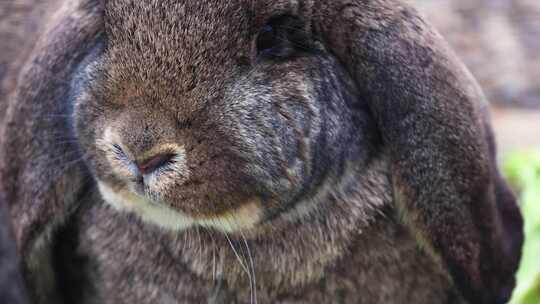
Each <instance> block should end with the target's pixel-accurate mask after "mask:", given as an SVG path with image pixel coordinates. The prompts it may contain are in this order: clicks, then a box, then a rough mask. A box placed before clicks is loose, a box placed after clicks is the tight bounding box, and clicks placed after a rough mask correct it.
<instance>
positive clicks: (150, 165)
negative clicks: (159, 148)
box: [136, 153, 175, 175]
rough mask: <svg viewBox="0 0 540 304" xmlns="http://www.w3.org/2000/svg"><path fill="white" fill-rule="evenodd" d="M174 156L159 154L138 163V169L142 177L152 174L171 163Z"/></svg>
mask: <svg viewBox="0 0 540 304" xmlns="http://www.w3.org/2000/svg"><path fill="white" fill-rule="evenodd" d="M174 156H175V155H174V154H171V153H168V154H159V155H156V156H153V157H151V158H149V159H145V160H143V161H138V162H136V165H137V168H138V169H139V171H140V172H141V174H142V175H145V174H149V173H152V172H153V171H155V170H156V169H159V168H160V167H163V166H164V165H166V164H168V163H170V162H171V159H172V158H173V157H174Z"/></svg>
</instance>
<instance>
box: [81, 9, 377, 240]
mask: <svg viewBox="0 0 540 304" xmlns="http://www.w3.org/2000/svg"><path fill="white" fill-rule="evenodd" d="M285 4H286V3H285ZM285 4H284V5H283V6H284V7H283V8H280V6H279V5H278V6H277V7H275V5H272V4H269V3H268V4H263V3H257V5H254V4H250V3H248V2H246V3H242V2H238V3H234V4H233V3H231V4H227V5H224V4H223V3H219V4H218V3H216V4H210V5H209V4H208V3H200V2H182V3H178V2H175V1H172V2H166V3H165V2H152V3H151V4H148V3H145V4H142V3H141V4H136V3H135V1H133V2H126V1H119V2H115V1H110V2H109V3H108V5H107V7H106V20H107V21H108V22H107V23H106V26H105V37H106V41H104V42H103V45H99V46H98V47H97V48H98V49H96V50H95V53H96V55H95V58H94V59H92V60H90V62H91V63H89V64H88V65H87V66H86V67H84V68H83V69H84V72H83V73H82V74H83V75H82V76H81V77H80V78H78V79H77V80H76V83H77V86H78V89H79V91H78V92H77V94H78V97H77V98H76V101H75V108H74V117H75V126H76V131H77V137H78V138H79V140H80V142H81V144H82V148H83V153H87V154H88V163H89V167H90V168H91V169H92V171H93V173H94V175H95V177H96V179H97V181H98V184H99V188H100V191H101V193H102V194H103V197H104V198H105V199H106V200H107V201H108V202H110V203H111V204H113V205H114V206H115V207H117V208H118V209H123V210H129V211H133V212H135V213H137V214H139V215H140V216H141V217H142V218H143V219H146V220H149V221H151V222H153V223H155V224H158V225H161V226H167V227H169V228H173V229H182V228H186V227H187V226H190V225H192V224H201V225H206V226H212V227H215V228H218V229H224V230H226V231H229V232H230V231H234V230H236V229H239V228H252V227H253V226H254V225H256V224H257V223H260V222H264V221H265V220H267V219H269V218H272V217H275V216H278V215H279V214H280V213H282V212H286V211H287V210H290V209H292V207H294V205H295V204H296V202H299V201H301V200H302V198H304V197H307V196H309V195H314V194H315V192H316V191H317V189H318V188H319V186H320V185H321V184H323V181H324V179H325V178H328V177H329V176H331V175H333V176H340V175H341V174H342V171H343V170H344V168H345V161H351V160H354V159H360V158H365V156H364V155H367V154H368V153H370V152H372V151H369V148H368V147H364V148H362V145H361V140H362V137H365V135H362V133H366V132H365V131H363V130H360V129H359V128H360V127H362V125H365V124H366V123H365V121H366V119H365V118H362V117H359V115H363V116H366V115H365V114H358V113H361V112H360V111H355V107H357V108H361V107H364V108H365V103H362V101H361V100H360V98H358V94H357V93H356V92H355V89H354V85H353V83H352V81H351V80H350V78H349V77H346V75H345V73H344V70H342V69H341V68H340V67H339V65H338V64H337V63H336V61H335V60H334V59H332V58H331V57H330V56H329V53H328V51H326V50H325V49H324V47H323V45H321V43H320V42H318V41H317V40H316V39H315V37H314V36H312V35H311V34H310V32H309V25H308V23H306V22H305V21H303V20H302V19H300V17H298V16H296V15H295V14H294V13H295V11H296V10H297V8H294V6H293V5H290V4H289V5H285ZM161 5H165V6H167V7H169V9H168V10H167V15H166V16H160V15H151V16H150V17H149V18H146V17H144V16H143V15H141V14H144V12H145V11H144V10H141V9H140V7H146V9H151V10H159V9H160V6H161ZM133 6H136V7H139V8H138V9H130V8H133ZM288 6H289V7H288ZM264 12H266V13H264ZM185 16H196V18H195V17H193V18H186V17H185ZM246 16H253V18H254V19H253V20H250V19H247V18H246ZM276 16H277V17H276ZM201 20H213V21H212V23H211V24H209V25H208V26H201ZM130 24H134V30H133V32H130V33H128V34H127V35H126V28H128V27H129V26H130ZM214 24H220V25H219V26H214ZM171 30H174V31H175V33H171V32H170V31H171ZM183 33H185V34H183ZM231 33H233V34H231ZM171 34H172V35H171ZM355 112H356V114H355ZM371 133H373V132H371ZM353 151H354V152H353Z"/></svg>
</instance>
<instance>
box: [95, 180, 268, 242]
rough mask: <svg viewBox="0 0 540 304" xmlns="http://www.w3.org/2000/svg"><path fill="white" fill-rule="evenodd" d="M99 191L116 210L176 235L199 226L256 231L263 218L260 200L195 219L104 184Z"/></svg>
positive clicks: (223, 230)
mask: <svg viewBox="0 0 540 304" xmlns="http://www.w3.org/2000/svg"><path fill="white" fill-rule="evenodd" d="M98 187H99V191H100V193H101V196H102V197H103V199H104V200H105V201H106V202H107V203H109V204H110V205H111V206H113V207H114V208H115V209H116V210H118V211H124V212H131V213H135V214H136V215H138V216H139V217H140V218H141V219H142V220H143V221H145V222H149V223H153V224H155V225H158V226H160V227H162V228H165V229H171V230H175V231H181V230H185V229H187V228H189V227H192V226H196V225H198V226H204V227H210V228H215V229H217V230H219V231H222V232H235V231H239V230H244V229H249V228H252V227H254V226H255V225H256V224H257V223H258V222H259V221H260V219H261V217H262V210H261V205H260V203H259V202H258V201H257V200H253V201H250V202H247V203H246V204H244V205H243V206H242V207H240V208H239V209H237V210H233V211H230V212H227V213H225V214H221V215H218V216H215V217H204V218H193V217H190V216H189V215H186V214H184V213H181V212H179V211H176V210H173V209H171V208H170V207H168V206H166V205H164V204H159V203H153V202H150V201H149V200H148V199H147V198H145V197H143V196H140V195H137V194H135V193H133V192H131V191H129V190H127V189H119V190H114V189H113V188H111V187H110V186H108V185H107V184H105V183H104V182H101V181H98Z"/></svg>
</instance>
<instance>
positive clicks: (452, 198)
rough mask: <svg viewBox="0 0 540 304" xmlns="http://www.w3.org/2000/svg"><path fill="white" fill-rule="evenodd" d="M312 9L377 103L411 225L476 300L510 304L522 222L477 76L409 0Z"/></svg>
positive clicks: (367, 0)
mask: <svg viewBox="0 0 540 304" xmlns="http://www.w3.org/2000/svg"><path fill="white" fill-rule="evenodd" d="M312 14H313V16H312V19H313V28H314V31H315V32H317V34H318V35H319V36H321V38H322V39H323V40H324V43H325V45H326V46H327V48H328V49H329V50H330V51H331V52H332V53H333V54H334V55H335V56H336V57H337V58H338V59H339V60H340V61H341V62H342V64H343V65H344V66H345V67H346V68H347V69H348V71H349V72H350V74H351V75H352V76H353V78H354V79H355V82H356V84H357V86H358V87H359V89H360V92H361V98H364V99H366V100H367V101H368V103H369V106H370V109H371V111H372V113H373V115H374V117H375V120H376V122H377V124H378V127H379V129H380V132H381V134H382V136H383V141H384V143H385V145H386V146H387V147H388V148H389V151H390V159H391V170H392V172H391V173H392V179H393V183H394V185H395V191H396V197H399V198H400V199H399V200H398V202H397V204H398V205H399V209H400V210H402V211H403V214H404V217H405V218H406V221H407V222H408V223H409V224H410V227H411V228H412V229H413V230H414V232H415V234H416V235H418V237H419V238H421V239H422V242H423V243H424V244H428V246H429V247H430V248H431V251H432V252H433V253H434V254H435V255H436V256H438V257H440V259H441V260H442V262H443V263H444V264H445V265H446V268H448V269H449V272H450V274H451V276H452V277H453V279H454V282H455V284H456V285H457V287H458V288H459V289H460V290H461V292H462V293H463V295H464V296H465V297H466V298H467V299H468V300H469V301H471V302H472V303H504V302H506V301H507V300H508V299H509V297H510V294H511V291H512V289H513V287H514V284H515V282H514V273H515V271H516V268H517V264H518V261H519V257H520V247H521V243H522V234H521V225H522V223H521V216H520V214H519V210H518V208H517V205H516V202H515V199H514V197H513V195H512V194H511V192H509V191H508V188H507V186H506V184H505V182H504V180H502V178H501V177H500V175H499V173H498V170H497V168H496V166H495V155H494V152H493V151H494V150H493V149H494V146H493V143H492V140H491V130H490V129H489V119H488V117H487V115H485V114H484V111H486V109H485V107H486V106H485V101H484V97H483V94H482V92H481V91H480V89H479V88H478V86H477V84H476V82H475V80H474V79H473V78H472V77H471V76H470V74H469V73H468V71H467V70H466V68H465V67H464V66H463V65H462V63H461V62H460V61H459V60H458V59H456V57H455V55H454V54H453V53H452V52H451V51H449V49H448V47H447V45H446V43H445V42H444V41H443V40H442V38H441V37H440V36H439V34H437V33H436V32H435V31H434V30H433V29H432V28H431V26H430V25H428V24H426V22H424V21H423V20H422V18H420V17H419V16H418V14H417V13H416V11H415V10H414V9H412V8H411V7H409V6H407V5H406V4H404V3H402V2H400V1H399V0H334V1H323V0H315V1H314V2H313V7H312ZM501 217H509V218H512V220H509V218H507V219H505V218H501ZM510 226H513V227H512V228H511V229H510ZM510 239H513V241H512V242H510Z"/></svg>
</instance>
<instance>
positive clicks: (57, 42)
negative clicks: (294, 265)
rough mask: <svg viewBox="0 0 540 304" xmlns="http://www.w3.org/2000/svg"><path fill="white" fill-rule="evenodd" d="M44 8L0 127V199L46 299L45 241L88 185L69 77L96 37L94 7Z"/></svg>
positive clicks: (32, 285) (80, 3) (31, 281)
mask: <svg viewBox="0 0 540 304" xmlns="http://www.w3.org/2000/svg"><path fill="white" fill-rule="evenodd" d="M47 9H49V11H47V12H46V13H45V14H44V15H46V16H47V17H48V18H46V17H43V20H41V22H42V24H40V26H41V27H42V28H45V30H44V31H43V32H42V33H41V36H40V39H39V40H38V41H37V42H35V46H34V49H33V50H32V52H31V54H30V58H29V60H28V61H27V63H26V64H25V66H24V67H23V68H22V69H21V71H22V72H21V74H20V75H17V79H18V82H17V86H16V88H15V90H14V92H10V94H9V95H8V97H7V107H8V108H7V111H6V114H5V117H4V120H3V121H2V126H1V128H0V129H1V134H0V141H1V143H0V192H2V193H3V194H4V195H5V200H4V201H5V202H6V203H7V205H8V207H9V212H10V215H11V219H12V222H13V228H14V235H15V239H16V242H17V247H18V251H19V255H20V256H21V259H22V261H21V263H22V270H23V275H24V277H25V279H26V281H27V283H28V285H29V289H30V290H31V291H32V292H33V293H34V295H33V297H34V298H35V299H39V298H40V297H48V296H50V294H48V292H49V291H48V290H44V289H43V288H45V287H44V286H50V285H51V284H52V283H51V282H50V281H48V280H49V279H48V278H47V279H44V281H41V282H39V280H43V278H40V276H37V275H35V273H37V272H39V273H40V274H47V273H51V272H50V269H48V267H49V266H48V264H49V263H48V262H49V261H48V260H47V251H48V250H50V249H51V244H50V242H51V239H50V235H51V233H52V232H53V231H54V229H55V228H56V227H57V226H58V225H59V224H61V223H62V221H63V220H64V219H65V218H66V217H67V215H68V214H69V213H70V212H72V211H73V210H74V209H76V208H77V204H76V202H77V198H78V196H80V195H81V193H82V192H84V188H85V187H84V186H85V185H88V186H90V183H88V180H86V179H85V178H86V175H85V173H84V169H83V166H82V162H81V160H82V155H80V154H79V151H78V150H77V147H76V144H75V141H74V139H73V138H72V134H71V131H70V127H69V111H70V107H71V106H70V104H69V91H70V79H71V78H72V74H73V73H74V72H75V70H76V67H77V66H78V64H79V63H80V62H81V60H82V58H84V56H85V54H86V52H88V49H89V48H90V46H92V45H93V44H94V43H93V41H95V40H96V39H97V37H98V36H99V33H100V30H101V9H100V4H99V1H92V0H75V1H64V2H62V4H61V5H58V4H57V3H56V2H54V3H50V6H49V7H47ZM45 20H48V23H47V24H46V22H45ZM23 51H25V50H23ZM3 59H5V58H3ZM2 98H3V99H4V97H2ZM0 203H1V202H0ZM43 259H44V260H43ZM36 268H40V269H39V270H37V269H36ZM47 299H48V298H47Z"/></svg>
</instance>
